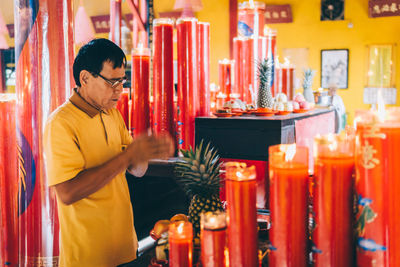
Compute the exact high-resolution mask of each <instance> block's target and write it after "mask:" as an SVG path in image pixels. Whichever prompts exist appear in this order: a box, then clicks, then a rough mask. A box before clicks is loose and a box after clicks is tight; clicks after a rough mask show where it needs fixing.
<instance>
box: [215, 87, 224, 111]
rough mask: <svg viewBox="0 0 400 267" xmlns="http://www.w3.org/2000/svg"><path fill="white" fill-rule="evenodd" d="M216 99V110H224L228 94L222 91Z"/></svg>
mask: <svg viewBox="0 0 400 267" xmlns="http://www.w3.org/2000/svg"><path fill="white" fill-rule="evenodd" d="M215 99H216V106H217V107H216V109H222V108H223V107H224V103H225V101H226V94H224V93H222V92H221V91H219V92H218V94H217V95H216V96H215Z"/></svg>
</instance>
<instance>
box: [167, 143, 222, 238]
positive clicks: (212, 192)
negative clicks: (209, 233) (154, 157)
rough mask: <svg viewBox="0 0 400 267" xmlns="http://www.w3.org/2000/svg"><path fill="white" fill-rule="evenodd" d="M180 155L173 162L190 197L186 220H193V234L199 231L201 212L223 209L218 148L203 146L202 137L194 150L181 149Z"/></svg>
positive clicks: (196, 234) (180, 182) (177, 175)
mask: <svg viewBox="0 0 400 267" xmlns="http://www.w3.org/2000/svg"><path fill="white" fill-rule="evenodd" d="M181 152H182V154H183V157H181V158H180V161H178V163H177V164H176V166H175V174H176V177H177V180H178V183H179V184H181V185H182V187H183V189H184V191H185V192H186V194H187V195H188V196H189V197H191V202H190V206H189V221H190V222H191V223H192V224H193V227H194V232H195V236H199V234H200V214H201V213H202V212H207V211H217V210H223V207H222V203H221V200H220V198H219V188H220V177H219V170H220V166H221V163H220V162H219V156H218V154H217V151H216V150H215V149H214V148H212V147H210V143H208V144H207V146H205V147H204V144H203V140H202V141H201V142H200V145H199V146H197V147H196V149H195V150H193V149H192V148H190V149H189V150H187V151H185V150H181Z"/></svg>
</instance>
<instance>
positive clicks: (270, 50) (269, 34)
mask: <svg viewBox="0 0 400 267" xmlns="http://www.w3.org/2000/svg"><path fill="white" fill-rule="evenodd" d="M276 33H277V31H276V30H275V29H271V28H267V29H265V30H264V35H265V37H266V39H267V45H266V49H267V51H266V55H267V58H270V59H272V62H273V63H274V64H273V65H272V67H273V68H274V71H273V72H274V75H273V79H272V87H271V91H272V96H275V95H276V93H277V90H278V89H277V88H276V83H275V81H276V79H277V70H276V68H275V65H276V64H275V62H276Z"/></svg>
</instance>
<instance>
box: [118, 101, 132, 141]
mask: <svg viewBox="0 0 400 267" xmlns="http://www.w3.org/2000/svg"><path fill="white" fill-rule="evenodd" d="M115 112H116V114H117V120H118V124H119V130H120V132H121V140H122V145H129V144H130V143H132V142H133V138H132V136H131V135H130V134H129V131H128V129H127V128H126V125H125V122H124V119H123V118H122V115H121V113H120V112H119V111H118V110H117V109H115Z"/></svg>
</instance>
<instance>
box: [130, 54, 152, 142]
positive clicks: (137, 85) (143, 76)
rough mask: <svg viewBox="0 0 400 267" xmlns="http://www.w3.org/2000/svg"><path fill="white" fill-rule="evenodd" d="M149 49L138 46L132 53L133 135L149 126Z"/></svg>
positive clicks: (144, 130)
mask: <svg viewBox="0 0 400 267" xmlns="http://www.w3.org/2000/svg"><path fill="white" fill-rule="evenodd" d="M149 73H150V49H148V48H144V47H138V48H136V49H134V50H133V54H132V111H131V125H130V128H131V131H132V134H133V136H137V135H139V134H141V133H144V132H147V129H148V128H149V127H150V88H149V82H150V75H149Z"/></svg>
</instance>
